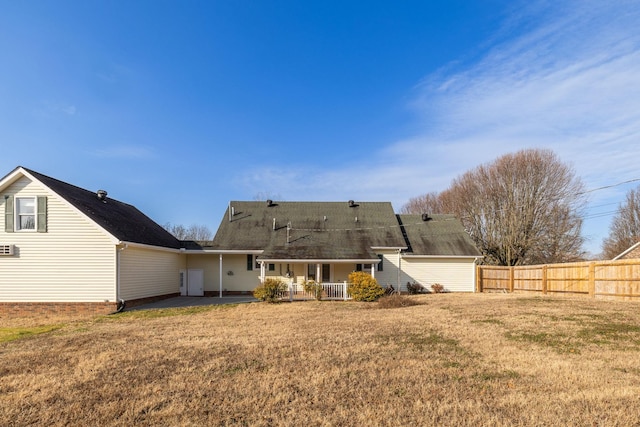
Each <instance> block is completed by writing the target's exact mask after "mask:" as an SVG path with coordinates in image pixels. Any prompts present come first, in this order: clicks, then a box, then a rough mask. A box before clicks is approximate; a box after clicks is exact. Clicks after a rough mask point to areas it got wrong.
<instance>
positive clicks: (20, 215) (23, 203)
mask: <svg viewBox="0 0 640 427" xmlns="http://www.w3.org/2000/svg"><path fill="white" fill-rule="evenodd" d="M35 229H36V199H35V197H16V230H35Z"/></svg>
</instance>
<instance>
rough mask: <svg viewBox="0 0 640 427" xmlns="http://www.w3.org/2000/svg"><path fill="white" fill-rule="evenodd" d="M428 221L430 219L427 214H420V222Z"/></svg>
mask: <svg viewBox="0 0 640 427" xmlns="http://www.w3.org/2000/svg"><path fill="white" fill-rule="evenodd" d="M430 219H431V218H429V214H427V213H423V214H422V220H423V221H429V220H430Z"/></svg>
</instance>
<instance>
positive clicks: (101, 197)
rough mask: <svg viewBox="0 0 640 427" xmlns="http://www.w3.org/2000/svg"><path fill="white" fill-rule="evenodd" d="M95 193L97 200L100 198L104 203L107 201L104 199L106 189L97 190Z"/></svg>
mask: <svg viewBox="0 0 640 427" xmlns="http://www.w3.org/2000/svg"><path fill="white" fill-rule="evenodd" d="M96 195H97V196H98V200H102V201H103V202H104V203H107V202H106V200H105V199H106V198H107V192H106V191H104V190H98V192H97V193H96Z"/></svg>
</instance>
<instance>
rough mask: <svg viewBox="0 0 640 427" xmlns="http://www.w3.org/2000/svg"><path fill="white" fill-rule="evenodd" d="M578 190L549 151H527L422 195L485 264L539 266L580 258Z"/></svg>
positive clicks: (578, 182)
mask: <svg viewBox="0 0 640 427" xmlns="http://www.w3.org/2000/svg"><path fill="white" fill-rule="evenodd" d="M583 188H584V187H583V185H582V182H581V180H580V179H578V178H577V177H576V176H575V174H574V172H573V170H572V169H571V168H570V167H568V166H567V165H565V164H563V163H562V162H560V161H559V159H558V158H557V156H556V155H555V154H554V153H553V152H552V151H551V150H543V149H530V150H522V151H519V152H517V153H514V154H507V155H504V156H502V157H499V158H498V159H496V160H495V161H494V162H492V163H487V164H484V165H481V166H478V167H477V168H475V169H473V170H471V171H469V172H466V173H465V174H463V175H462V176H460V177H458V178H456V179H455V180H454V181H453V182H452V184H451V186H450V187H449V189H447V190H445V191H444V192H442V193H440V194H439V195H437V197H436V198H437V201H433V200H432V199H433V198H434V196H433V195H429V194H427V195H426V196H423V197H425V198H424V200H426V201H427V203H426V206H428V207H431V208H433V209H434V210H432V211H433V212H436V210H435V209H439V210H440V211H441V212H447V213H454V214H456V215H457V216H458V217H459V218H460V220H461V221H462V223H463V225H464V226H465V228H466V230H467V231H468V232H469V234H470V235H471V237H472V239H473V240H474V242H475V243H476V245H477V246H478V249H480V251H481V252H482V254H483V255H484V256H485V262H486V263H489V264H498V265H522V264H540V263H552V262H566V261H575V260H579V259H581V258H582V257H583V255H584V254H583V252H582V250H581V247H582V243H583V238H582V235H581V229H582V209H583V208H584V203H585V196H584V190H583ZM431 194H433V193H431ZM416 199H420V198H416ZM407 206H409V207H408V208H407V209H411V211H412V212H413V213H418V212H415V211H413V210H412V209H413V208H412V207H411V206H410V204H407V205H405V207H407Z"/></svg>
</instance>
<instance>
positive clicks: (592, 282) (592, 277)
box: [589, 261, 596, 298]
mask: <svg viewBox="0 0 640 427" xmlns="http://www.w3.org/2000/svg"><path fill="white" fill-rule="evenodd" d="M589 296H590V297H591V298H595V297H596V263H595V262H593V261H592V262H590V263H589Z"/></svg>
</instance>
